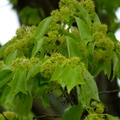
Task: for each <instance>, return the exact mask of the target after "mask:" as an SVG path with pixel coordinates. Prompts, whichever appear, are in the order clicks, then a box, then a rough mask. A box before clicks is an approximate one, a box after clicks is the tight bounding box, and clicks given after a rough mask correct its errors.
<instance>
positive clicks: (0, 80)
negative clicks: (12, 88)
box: [0, 69, 13, 87]
mask: <svg viewBox="0 0 120 120" xmlns="http://www.w3.org/2000/svg"><path fill="white" fill-rule="evenodd" d="M12 76H13V74H12V71H10V70H7V69H4V70H1V71H0V87H2V86H3V85H5V84H6V83H7V82H8V81H9V80H10V79H11V78H12Z"/></svg>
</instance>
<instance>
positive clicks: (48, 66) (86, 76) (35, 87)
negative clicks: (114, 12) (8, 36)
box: [0, 0, 120, 120]
mask: <svg viewBox="0 0 120 120" xmlns="http://www.w3.org/2000/svg"><path fill="white" fill-rule="evenodd" d="M31 51H32V52H31ZM119 53H120V45H119V41H118V40H117V39H116V38H115V37H114V34H113V33H110V32H108V30H107V26H106V25H105V24H102V23H101V22H100V19H99V17H98V15H97V14H96V13H95V6H94V3H93V1H92V0H86V1H81V2H78V1H76V0H61V1H60V3H59V10H55V11H53V12H52V13H51V16H50V17H47V18H45V19H44V20H43V21H41V22H40V24H39V25H38V26H37V28H36V27H35V26H31V27H28V26H22V27H21V28H19V29H18V30H17V32H16V36H15V37H13V39H12V40H10V41H9V42H8V43H6V44H5V45H4V46H3V47H2V48H1V49H0V57H3V56H4V60H3V61H1V71H0V78H1V83H0V87H1V90H2V91H1V96H2V98H1V104H2V105H3V106H5V107H6V109H11V111H10V112H7V113H4V114H5V115H1V119H6V118H7V117H8V115H9V116H11V118H8V119H13V118H14V119H31V118H29V117H31V116H29V115H30V111H31V108H32V102H33V100H34V99H36V98H38V97H39V98H41V100H42V103H43V104H44V106H48V105H49V102H48V96H47V93H49V92H51V91H55V90H56V89H59V90H60V91H61V94H62V95H61V97H65V101H64V103H70V109H69V110H68V111H67V113H66V114H65V115H63V116H58V115H56V116H54V117H61V118H60V120H67V119H71V118H72V119H75V120H79V119H81V120H89V119H91V118H92V119H95V120H96V119H100V120H102V119H108V120H111V119H114V120H118V118H117V117H113V116H112V115H110V114H108V113H107V112H106V111H105V105H104V104H103V103H101V101H100V99H99V94H101V93H99V92H98V86H97V85H96V82H95V80H94V78H96V77H98V75H99V73H101V71H104V73H105V74H106V75H107V77H108V79H110V80H111V81H112V80H113V79H114V78H115V77H116V76H117V77H120V75H119V72H120V65H119V58H120V54H119ZM24 101H27V102H24ZM13 112H14V113H13ZM16 114H17V115H18V116H16ZM45 116H49V117H50V116H52V115H45ZM5 117H6V118H5ZM12 117H13V118H12ZM39 117H44V116H39Z"/></svg>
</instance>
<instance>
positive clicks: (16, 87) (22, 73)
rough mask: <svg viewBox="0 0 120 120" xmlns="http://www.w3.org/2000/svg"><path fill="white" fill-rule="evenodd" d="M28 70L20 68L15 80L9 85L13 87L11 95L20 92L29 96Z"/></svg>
mask: <svg viewBox="0 0 120 120" xmlns="http://www.w3.org/2000/svg"><path fill="white" fill-rule="evenodd" d="M25 83H26V69H24V68H19V69H18V70H17V71H16V73H15V76H14V77H13V80H12V81H11V82H10V83H9V84H8V85H9V86H10V87H11V95H16V94H17V93H19V92H22V93H25V94H27V91H26V88H25Z"/></svg>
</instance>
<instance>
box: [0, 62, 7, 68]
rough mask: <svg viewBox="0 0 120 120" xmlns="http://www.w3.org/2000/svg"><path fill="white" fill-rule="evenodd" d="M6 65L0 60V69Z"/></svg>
mask: <svg viewBox="0 0 120 120" xmlns="http://www.w3.org/2000/svg"><path fill="white" fill-rule="evenodd" d="M5 66H6V65H5V64H4V62H3V61H0V70H1V69H3V68H4V67H5Z"/></svg>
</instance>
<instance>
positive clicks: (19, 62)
mask: <svg viewBox="0 0 120 120" xmlns="http://www.w3.org/2000/svg"><path fill="white" fill-rule="evenodd" d="M39 62H40V59H39V58H36V57H32V58H30V59H28V58H26V57H21V58H16V59H15V60H13V62H12V64H11V68H10V69H11V70H12V71H15V70H17V69H18V68H19V67H22V68H25V69H26V70H27V71H29V70H30V68H32V67H33V66H34V65H35V64H37V63H39Z"/></svg>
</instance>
